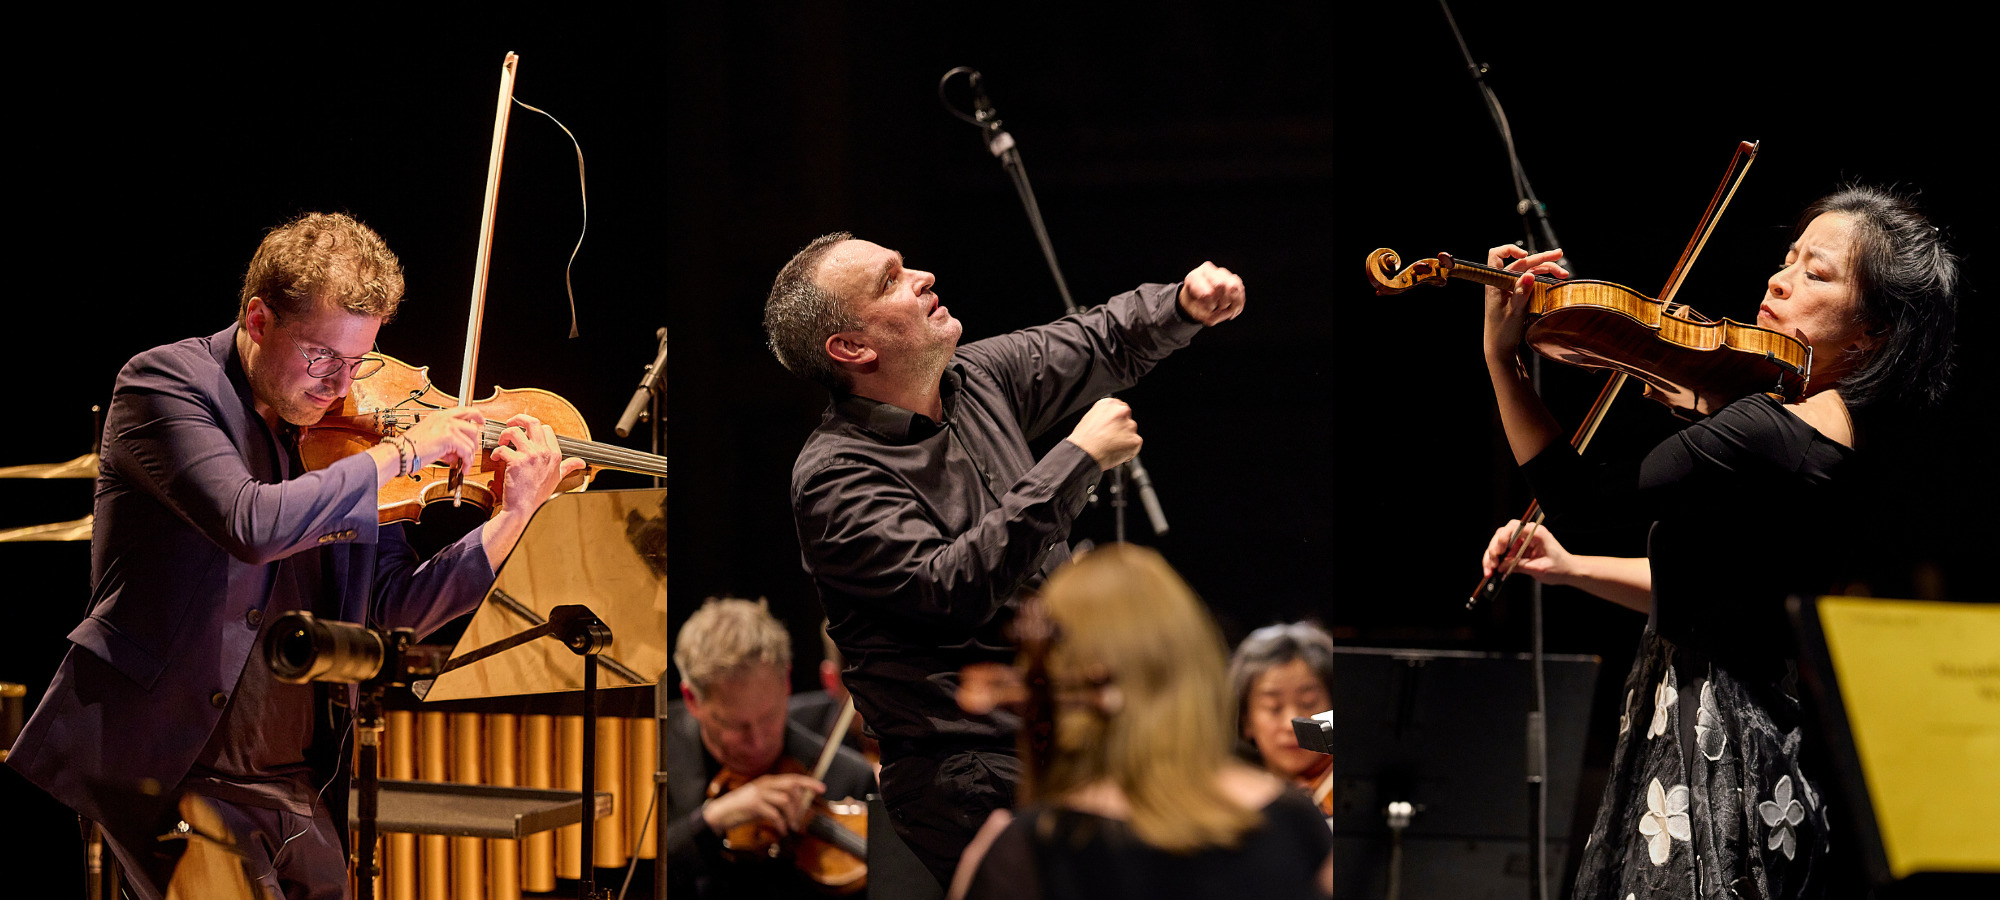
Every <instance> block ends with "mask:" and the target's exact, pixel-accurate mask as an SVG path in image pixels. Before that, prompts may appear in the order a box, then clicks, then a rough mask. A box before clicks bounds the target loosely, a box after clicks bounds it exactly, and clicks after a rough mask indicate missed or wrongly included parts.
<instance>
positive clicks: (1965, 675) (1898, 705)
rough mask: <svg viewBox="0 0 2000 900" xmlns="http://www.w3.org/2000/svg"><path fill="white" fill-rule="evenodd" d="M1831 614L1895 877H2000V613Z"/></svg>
mask: <svg viewBox="0 0 2000 900" xmlns="http://www.w3.org/2000/svg"><path fill="white" fill-rule="evenodd" d="M1819 611H1820V612H1819V614H1820V624H1821V626H1822V628H1823V629H1824V630H1825V632H1826V642H1827V651H1828V653H1829V654H1830V655H1831V656H1832V657H1833V667H1834V672H1835V677H1836V678H1838V679H1839V682H1840V691H1841V694H1842V696H1843V698H1844V699H1845V700H1846V706H1847V715H1848V724H1849V725H1850V727H1851V728H1852V729H1853V732H1854V743H1855V748H1856V750H1857V751H1858V752H1859V754H1860V756H1861V770H1862V774H1863V775H1864V776H1865V777H1866V778H1867V780H1868V794H1869V798H1870V800H1871V801H1872V802H1873V803H1874V806H1875V818H1876V820H1877V822H1878V824H1879V825H1880V827H1881V831H1882V843H1883V846H1884V849H1885V850H1886V852H1887V855H1888V859H1889V870H1890V872H1891V873H1892V874H1893V875H1894V876H1895V877H1897V878H1902V877H1904V876H1906V875H1909V874H1912V873H1915V872H1923V871H1945V872H1980V871H1995V872H2000V605H1992V604H1967V603H1924V602H1917V601H1908V600H1873V599H1861V598H1854V597H1826V598H1822V599H1821V600H1820V604H1819Z"/></svg>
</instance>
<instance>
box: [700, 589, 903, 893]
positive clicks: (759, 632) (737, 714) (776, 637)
mask: <svg viewBox="0 0 2000 900" xmlns="http://www.w3.org/2000/svg"><path fill="white" fill-rule="evenodd" d="M674 664H675V665H676V666H678V667H679V668H680V673H681V703H680V704H676V706H677V707H679V708H673V709H669V710H668V714H667V715H668V720H669V721H668V725H667V738H666V745H667V772H668V773H669V774H668V783H667V821H668V826H667V831H666V842H665V851H666V853H667V854H668V861H667V862H668V864H667V870H668V873H669V874H668V877H669V878H670V879H672V881H671V884H670V885H669V892H670V893H671V894H672V895H673V896H676V897H701V898H725V897H811V896H820V889H819V888H818V886H817V884H816V883H815V882H814V881H813V880H812V879H811V877H810V876H809V874H808V873H805V872H802V871H801V870H800V868H799V867H798V866H797V865H795V864H794V863H793V861H791V860H787V859H783V858H778V859H773V858H772V857H771V855H770V854H769V853H768V852H767V851H768V846H765V847H756V848H745V847H735V848H732V847H726V846H725V837H726V836H729V835H731V833H732V830H734V831H735V833H736V835H737V836H738V837H741V836H742V835H744V834H745V833H746V832H747V831H752V830H755V829H744V826H761V827H762V828H763V829H766V830H768V831H769V832H770V833H771V834H772V835H773V836H775V837H776V838H778V839H779V840H783V839H785V838H787V837H790V836H793V835H796V834H798V833H799V832H800V831H801V830H802V829H803V828H804V827H805V824H806V822H807V820H808V819H809V817H811V816H812V814H813V801H815V800H817V799H819V798H820V797H822V796H825V797H829V798H832V799H842V798H849V797H852V798H856V799H863V798H866V797H867V796H868V795H869V794H871V793H874V790H875V776H874V773H873V771H872V770H871V769H870V768H869V766H868V763H867V761H866V760H863V759H862V758H861V757H860V756H859V755H858V754H856V753H854V752H853V751H851V750H848V749H845V748H841V749H840V750H839V751H838V753H837V754H836V755H835V757H834V759H833V764H832V766H831V768H829V769H828V770H827V773H826V781H825V782H824V783H821V782H819V781H815V780H814V779H813V778H812V776H811V775H810V774H807V773H808V772H809V771H810V768H811V765H812V763H813V762H814V761H815V760H817V758H818V757H819V753H820V749H821V746H822V744H823V743H824V742H825V739H826V736H825V735H819V734H814V733H812V732H811V731H810V730H808V729H806V728H805V727H803V726H801V725H799V724H797V723H795V722H792V721H790V720H789V719H788V718H787V717H786V708H787V700H788V699H789V698H790V696H791V692H792V691H791V667H792V643H791V636H790V635H789V634H787V633H786V632H785V627H784V626H783V625H782V624H780V623H779V622H778V621H777V620H776V619H774V618H772V617H771V613H770V610H769V609H767V608H766V607H765V605H764V603H763V602H762V601H758V602H755V603H753V602H751V601H749V600H737V599H711V600H709V601H707V602H706V603H703V604H702V607H701V609H698V610H696V611H695V613H694V615H692V616H690V617H688V620H687V622H686V623H684V624H683V625H681V629H680V634H679V635H678V636H677V637H676V638H675V640H674ZM711 795H713V796H711ZM780 856H781V857H782V854H780ZM863 862H865V860H863Z"/></svg>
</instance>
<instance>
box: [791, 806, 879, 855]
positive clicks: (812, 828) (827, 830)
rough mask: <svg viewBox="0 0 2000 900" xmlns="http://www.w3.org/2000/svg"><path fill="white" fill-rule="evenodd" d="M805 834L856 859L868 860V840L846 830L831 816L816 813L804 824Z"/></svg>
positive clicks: (845, 827)
mask: <svg viewBox="0 0 2000 900" xmlns="http://www.w3.org/2000/svg"><path fill="white" fill-rule="evenodd" d="M806 833H807V834H810V835H812V836H813V837H816V838H819V839H820V840H822V841H825V842H827V843H829V844H832V845H834V846H835V847H838V848H840V849H841V850H843V851H846V852H847V854H848V855H849V856H852V857H854V858H856V859H867V858H868V840H867V839H866V838H863V837H862V836H861V835H858V834H855V833H854V832H852V831H849V830H848V829H847V826H845V825H842V824H841V823H840V822H839V821H837V820H835V819H834V818H833V817H832V816H828V815H826V814H825V813H817V814H815V815H814V816H813V817H812V821H810V822H807V823H806Z"/></svg>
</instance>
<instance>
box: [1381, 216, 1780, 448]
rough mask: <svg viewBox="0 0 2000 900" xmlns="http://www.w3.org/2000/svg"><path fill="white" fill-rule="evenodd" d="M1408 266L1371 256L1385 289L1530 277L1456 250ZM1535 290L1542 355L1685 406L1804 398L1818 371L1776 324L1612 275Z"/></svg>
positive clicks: (1541, 279) (1547, 280) (1535, 331)
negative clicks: (1664, 295) (1727, 313)
mask: <svg viewBox="0 0 2000 900" xmlns="http://www.w3.org/2000/svg"><path fill="white" fill-rule="evenodd" d="M1401 265H1402V261H1401V260H1400V259H1399V258H1398V257H1397V256H1396V252H1395V251H1394V250H1389V249H1387V248H1384V249H1380V250H1376V251H1375V252H1373V253H1370V254H1368V262H1367V269H1368V280H1369V282H1370V283H1371V284H1373V285H1374V287H1375V293H1377V294H1384V295H1386V294H1400V293H1402V292H1404V291H1407V290H1410V289H1412V288H1415V287H1418V286H1420V285H1441V284H1443V283H1445V281H1447V280H1449V279H1452V278H1458V279H1462V280H1465V281H1471V282H1475V283H1478V284H1483V285H1486V286H1488V287H1497V288H1501V289H1503V290H1511V289H1513V288H1514V287H1515V286H1516V285H1517V284H1518V283H1519V279H1520V277H1521V276H1520V274H1519V273H1517V272H1509V271H1507V270H1505V269H1496V268H1494V267H1492V266H1485V265H1480V264H1478V263H1469V262H1463V261H1460V260H1457V259H1453V258H1452V256H1451V255H1450V254H1448V253H1439V254H1438V255H1437V257H1436V258H1434V259H1423V260H1418V261H1417V262H1414V263H1411V264H1410V265H1409V266H1408V267H1407V268H1400V271H1399V267H1401ZM1530 291H1531V294H1530V298H1529V301H1528V315H1529V317H1530V319H1531V320H1532V321H1531V322H1530V323H1529V325H1528V335H1527V342H1528V346H1530V347H1532V348H1534V350H1535V352H1536V353H1540V354H1541V355H1543V356H1545V357H1547V358H1549V359H1553V360H1555V361H1557V362H1560V363H1567V364H1569V365H1573V366H1581V367H1583V368H1591V369H1610V370H1613V371H1618V372H1623V373H1625V374H1626V375H1629V376H1631V377H1633V378H1636V379H1638V380H1639V381H1640V382H1642V383H1644V384H1645V395H1646V396H1647V397H1650V398H1652V399H1654V400H1657V401H1659V402H1660V403H1663V404H1665V405H1666V406H1667V407H1668V408H1669V409H1672V410H1674V411H1676V412H1680V413H1692V414H1694V415H1702V416H1706V415H1709V414H1711V413H1713V412H1715V411H1716V410H1719V409H1721V408H1722V407H1724V406H1727V405H1729V404H1730V403H1731V402H1733V401H1735V400H1737V399H1740V398H1742V397H1746V396H1748V395H1750V394H1754V393H1758V392H1760V391H1763V392H1770V393H1774V394H1778V395H1780V396H1782V397H1783V398H1784V399H1785V401H1786V402H1788V403H1789V402H1796V401H1797V400H1798V399H1799V398H1800V397H1802V396H1804V394H1805V391H1806V387H1807V384H1808V382H1809V381H1810V379H1811V376H1812V348H1811V347H1808V346H1806V345H1805V344H1803V343H1801V342H1800V341H1799V340H1798V339H1797V338H1793V337H1790V336H1787V335H1783V334H1779V333H1778V332H1775V331H1772V330H1770V329H1768V328H1759V327H1757V326H1755V325H1745V324H1743V323H1741V322H1736V321H1733V320H1730V319H1721V320H1715V319H1710V318H1708V317H1706V316H1703V315H1702V314H1701V313H1699V312H1696V311H1695V310H1693V309H1692V308H1690V307H1688V306H1687V305H1686V304H1680V303H1673V302H1669V301H1661V300H1655V299H1653V298H1651V297H1648V296H1646V295H1645V294H1642V293H1640V292H1639V291H1636V290H1633V289H1632V288H1629V287H1626V286H1624V285H1621V284H1613V283H1611V282H1609V281H1590V280H1584V279H1577V280H1565V279H1560V278H1553V277H1550V276H1547V275H1538V276H1536V277H1535V280H1534V284H1533V286H1532V287H1531V288H1530Z"/></svg>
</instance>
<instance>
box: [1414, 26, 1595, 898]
mask: <svg viewBox="0 0 2000 900" xmlns="http://www.w3.org/2000/svg"><path fill="white" fill-rule="evenodd" d="M1438 8H1440V9H1442V10H1444V20H1445V22H1446V24H1448V25H1450V26H1451V34H1452V37H1453V38H1456V39H1457V41H1458V52H1459V53H1460V54H1462V55H1463V56H1464V57H1465V69H1466V71H1467V72H1468V73H1470V74H1471V75H1472V81H1473V83H1474V84H1475V85H1477V86H1478V88H1479V96H1480V97H1481V98H1482V99H1484V100H1485V101H1486V112H1487V114H1488V115H1490V116H1492V118H1493V127H1494V128H1495V129H1496V130H1498V131H1499V132H1500V143H1501V144H1502V145H1503V146H1505V147H1506V148H1507V165H1508V168H1509V169H1510V171H1511V172H1512V173H1513V176H1514V212H1515V214H1517V215H1519V216H1520V217H1521V230H1522V231H1523V232H1524V239H1523V240H1522V246H1524V247H1526V248H1527V249H1528V252H1529V253H1535V252H1538V251H1540V250H1547V249H1555V248H1557V247H1561V246H1562V244H1561V243H1560V242H1558V241H1557V240H1556V231H1555V226H1554V225H1552V224H1550V222H1549V211H1548V208H1547V207H1545V206H1543V205H1542V201H1541V198H1539V197H1536V196H1535V189H1534V187H1533V186H1532V185H1530V184H1529V183H1528V173H1527V170H1526V169H1524V168H1522V167H1521V157H1520V154H1519V153H1517V152H1516V151H1515V149H1514V130H1513V128H1512V127H1511V126H1509V125H1508V124H1507V112H1506V110H1504V109H1502V108H1501V106H1500V97H1499V95H1497V94H1495V93H1493V88H1492V86H1491V85H1488V84H1487V83H1486V64H1485V63H1480V62H1475V61H1474V60H1473V58H1472V51H1471V50H1470V49H1469V48H1467V47H1466V45H1465V35H1464V33H1462V32H1460V31H1459V30H1458V20H1457V19H1455V18H1453V17H1452V14H1451V6H1450V5H1449V4H1447V3H1446V2H1445V0H1438ZM1538 237H1539V238H1540V240H1539V241H1538V240H1537V238H1538ZM1557 263H1558V264H1559V265H1561V266H1562V267H1563V268H1564V269H1566V270H1569V271H1571V272H1574V271H1575V269H1574V268H1573V267H1572V266H1571V265H1570V264H1569V259H1568V258H1567V257H1565V258H1563V259H1560V260H1557ZM1528 378H1529V380H1530V381H1531V382H1532V384H1533V385H1534V389H1535V393H1536V394H1537V395H1539V394H1541V392H1542V358H1541V356H1540V355H1539V354H1532V353H1531V354H1529V361H1528ZM1528 609H1529V618H1530V620H1531V622H1530V628H1529V630H1530V632H1531V637H1530V646H1529V651H1528V655H1529V658H1530V662H1529V666H1530V669H1531V671H1532V672H1533V678H1534V697H1533V701H1532V703H1531V704H1530V706H1529V709H1528V718H1527V733H1528V754H1527V756H1528V758H1527V760H1526V762H1527V767H1526V768H1527V784H1528V844H1529V846H1528V893H1529V896H1531V897H1534V898H1537V900H1545V898H1547V897H1548V896H1549V873H1548V865H1549V860H1548V850H1549V847H1548V844H1549V785H1548V769H1549V753H1548V733H1549V728H1548V713H1547V704H1548V682H1547V669H1546V666H1545V660H1544V659H1543V654H1542V583H1541V582H1539V581H1531V582H1530V585H1529V592H1528Z"/></svg>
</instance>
